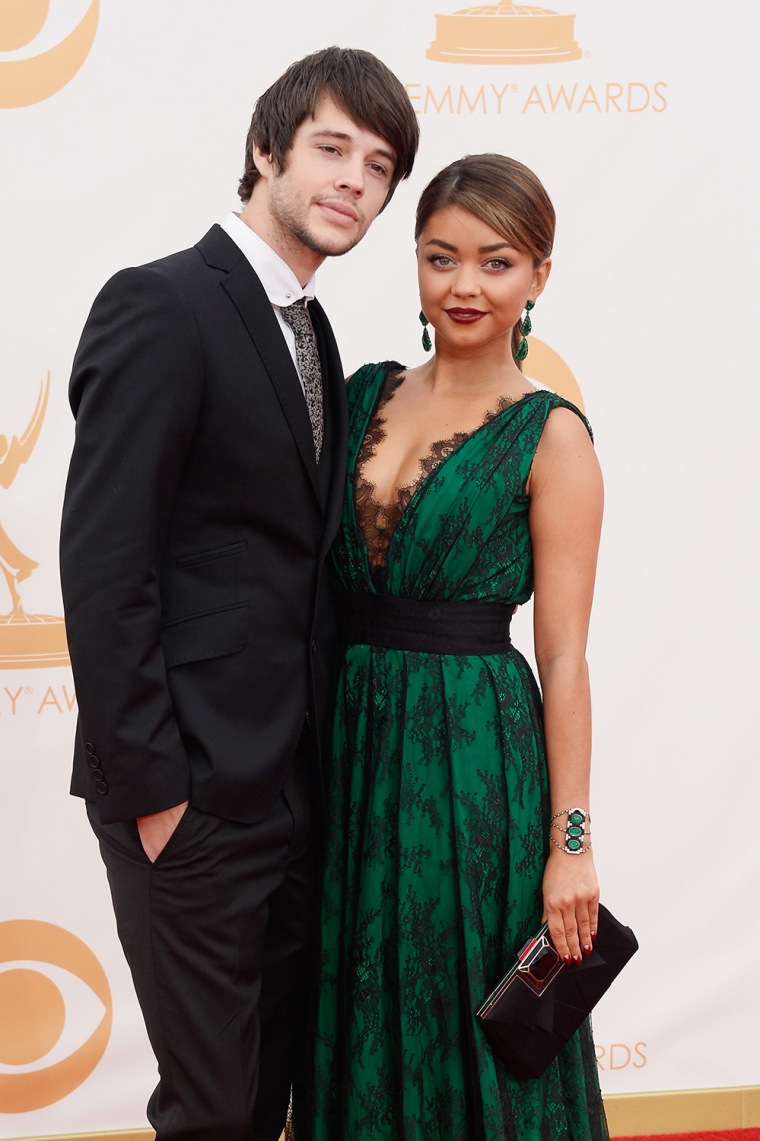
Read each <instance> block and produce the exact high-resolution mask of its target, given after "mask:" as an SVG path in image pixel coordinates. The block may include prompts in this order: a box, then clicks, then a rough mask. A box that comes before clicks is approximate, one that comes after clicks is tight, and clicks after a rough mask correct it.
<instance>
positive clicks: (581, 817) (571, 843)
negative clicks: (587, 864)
mask: <svg viewBox="0 0 760 1141" xmlns="http://www.w3.org/2000/svg"><path fill="white" fill-rule="evenodd" d="M565 815H566V816H567V821H566V823H565V826H564V827H562V825H561V824H555V823H554V821H555V820H558V819H559V818H560V816H565ZM590 825H591V816H590V815H589V813H588V812H586V810H585V809H583V808H563V809H562V810H561V811H560V812H555V813H554V816H552V818H551V827H552V828H555V829H556V830H557V832H563V833H564V836H565V842H564V844H558V843H557V841H556V840H555V839H554V837H553V836H551V835H550V836H549V839H550V840H551V842H552V844H554V847H555V848H559V850H560V852H567V854H568V855H569V856H582V855H583V853H584V852H590V851H591V840H590V839H588V837H589V831H588V829H589V827H590ZM587 839H588V843H585V841H586V840H587Z"/></svg>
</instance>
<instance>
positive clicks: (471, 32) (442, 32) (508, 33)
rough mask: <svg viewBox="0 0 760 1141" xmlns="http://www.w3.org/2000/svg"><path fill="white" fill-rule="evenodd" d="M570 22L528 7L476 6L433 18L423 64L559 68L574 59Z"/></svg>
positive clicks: (575, 47) (578, 54)
mask: <svg viewBox="0 0 760 1141" xmlns="http://www.w3.org/2000/svg"><path fill="white" fill-rule="evenodd" d="M574 21H575V16H561V15H560V14H559V13H558V12H553V11H552V10H551V9H550V8H534V7H533V6H532V5H528V4H481V5H479V6H478V7H477V8H460V9H459V11H457V12H453V13H452V14H451V15H450V16H438V15H437V16H436V18H435V31H436V36H435V39H434V40H433V42H432V44H431V45H430V47H429V48H428V50H427V53H426V54H427V58H428V59H438V60H445V61H447V62H448V63H559V62H563V61H565V60H569V59H580V57H581V49H580V48H579V47H578V44H577V43H576V42H575V39H574V38H573V36H574V31H573V24H574Z"/></svg>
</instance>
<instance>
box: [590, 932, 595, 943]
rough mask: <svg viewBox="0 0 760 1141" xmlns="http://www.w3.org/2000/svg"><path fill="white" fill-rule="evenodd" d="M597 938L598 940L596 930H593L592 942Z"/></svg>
mask: <svg viewBox="0 0 760 1141" xmlns="http://www.w3.org/2000/svg"><path fill="white" fill-rule="evenodd" d="M595 940H596V931H592V932H591V942H592V943H593V942H595Z"/></svg>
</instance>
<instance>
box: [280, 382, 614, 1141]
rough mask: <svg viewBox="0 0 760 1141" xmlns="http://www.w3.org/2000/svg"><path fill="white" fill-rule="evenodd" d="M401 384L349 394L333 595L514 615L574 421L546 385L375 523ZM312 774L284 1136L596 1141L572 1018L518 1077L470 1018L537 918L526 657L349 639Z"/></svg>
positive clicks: (538, 864)
mask: <svg viewBox="0 0 760 1141" xmlns="http://www.w3.org/2000/svg"><path fill="white" fill-rule="evenodd" d="M399 383H403V370H402V368H401V366H400V365H398V364H395V363H390V362H389V363H386V364H382V365H366V366H364V367H363V368H362V369H360V370H359V371H358V372H357V373H356V374H355V375H354V377H353V378H352V380H351V382H350V384H349V389H348V392H349V408H350V435H349V467H348V481H347V494H346V498H345V503H344V509H343V521H342V528H341V533H340V535H339V537H338V541H337V547H336V549H335V556H334V562H335V569H336V573H337V579H338V583H339V588H340V589H341V590H343V591H347V592H357V591H362V592H366V591H381V592H385V593H389V594H393V595H401V596H404V597H408V598H416V599H424V600H452V601H465V600H467V601H471V600H478V599H480V600H487V601H489V602H503V603H505V604H507V605H509V604H517V603H523V602H525V601H526V600H527V599H528V598H529V597H530V595H531V592H532V564H531V544H530V534H529V530H528V498H527V496H526V494H525V491H524V488H525V482H526V479H527V476H528V473H529V471H530V466H531V462H532V460H533V455H534V452H535V449H536V445H537V444H538V441H539V438H540V436H541V431H542V429H543V426H544V424H545V422H546V418H547V416H548V414H549V412H550V411H551V409H553V408H556V407H557V406H559V405H564V406H566V407H570V408H573V406H572V405H568V404H566V402H565V401H564V400H562V399H561V398H560V397H558V396H556V395H554V394H553V393H549V392H545V391H539V392H536V393H532V394H530V395H528V396H527V397H525V398H524V399H522V400H520V401H518V402H517V403H511V404H506V403H503V404H502V406H500V408H499V409H498V410H497V411H495V413H493V414H492V415H490V416H489V418H488V419H487V420H486V422H485V423H484V424H483V425H482V426H481V427H480V428H478V429H477V430H476V431H474V432H472V433H471V434H469V435H465V434H459V435H457V436H455V437H453V438H452V439H451V440H449V441H445V442H441V443H440V444H438V445H436V446H435V448H434V449H433V454H432V455H431V456H430V457H429V458H428V460H427V461H426V462H425V464H424V465H423V471H424V474H423V476H422V478H421V480H420V482H419V483H418V484H417V485H416V486H415V487H414V488H412V489H409V491H408V493H407V495H406V496H404V497H403V499H402V502H401V503H400V505H399V509H398V512H397V518H395V519H390V520H388V518H387V516H386V513H384V512H383V511H378V510H377V507H376V505H374V504H373V503H372V487H371V485H369V484H366V483H365V482H364V480H363V479H362V476H361V464H362V462H363V461H364V460H366V458H367V456H368V455H370V454H371V453H372V449H373V447H374V445H375V443H377V441H378V440H379V439H382V435H383V430H382V424H383V421H382V409H383V407H384V405H385V403H386V402H387V400H389V399H391V398H392V396H393V392H394V391H395V389H396V387H397V386H398V384H399ZM574 411H576V412H577V409H574ZM579 415H580V413H579ZM371 560H373V561H374V563H375V565H374V566H373V565H372V562H371ZM383 564H384V565H383ZM329 763H330V764H331V765H332V768H331V769H330V770H329V771H328V774H327V790H328V794H327V795H328V815H329V820H328V835H327V849H326V872H325V878H324V885H323V891H322V919H321V932H320V956H321V959H320V981H319V986H318V991H317V996H318V997H317V1015H316V1042H315V1051H314V1061H313V1071H312V1074H311V1081H310V1094H309V1095H307V1096H306V1098H305V1100H304V1101H303V1102H302V1103H301V1104H302V1105H303V1106H304V1107H305V1111H304V1113H303V1114H300V1113H299V1102H298V1099H297V1098H296V1102H295V1111H296V1117H295V1126H296V1138H297V1139H298V1141H302V1139H303V1138H313V1141H422V1139H429V1141H465V1139H466V1141H497V1139H501V1138H516V1139H519V1141H555V1139H556V1141H559V1139H562V1138H571V1139H573V1141H603V1139H605V1138H606V1137H607V1130H606V1124H605V1119H604V1111H603V1109H602V1104H601V1097H600V1093H599V1083H598V1076H597V1066H596V1061H595V1057H594V1047H593V1043H592V1040H591V1031H590V1027H589V1026H588V1025H586V1026H584V1027H583V1028H582V1029H581V1030H580V1031H579V1032H578V1033H577V1034H576V1035H575V1036H574V1038H573V1039H572V1040H571V1041H570V1042H569V1043H568V1044H567V1046H566V1047H565V1048H564V1049H563V1051H562V1053H561V1054H560V1056H559V1058H558V1059H557V1060H556V1061H555V1062H554V1063H553V1064H552V1065H551V1067H550V1068H549V1070H548V1071H547V1072H546V1074H545V1075H544V1076H543V1077H541V1078H538V1079H529V1080H525V1079H519V1078H517V1077H515V1076H514V1075H513V1074H511V1073H510V1072H509V1071H508V1070H507V1069H506V1067H505V1066H504V1065H503V1064H502V1063H501V1061H500V1059H499V1058H498V1057H497V1056H496V1055H495V1054H494V1052H493V1051H492V1049H491V1048H490V1046H489V1045H488V1042H487V1041H486V1039H485V1037H484V1036H483V1034H482V1032H481V1030H480V1029H479V1027H478V1026H477V1024H476V1020H475V1018H474V1011H475V1009H476V1008H477V1006H478V1005H479V1004H480V1002H481V1001H482V999H483V998H484V997H485V996H486V994H487V993H488V992H489V991H490V990H491V989H492V988H493V986H494V985H495V983H496V982H497V981H498V979H499V978H500V976H501V975H502V974H503V973H504V971H505V969H506V968H507V967H508V966H509V965H510V964H511V962H512V961H513V959H514V957H515V954H516V952H517V951H518V950H519V949H520V947H521V946H522V944H523V942H524V941H525V939H526V938H527V937H528V936H529V934H530V933H532V932H533V931H534V929H535V928H536V927H537V926H538V923H539V921H540V918H541V879H542V873H543V867H544V861H545V858H546V850H547V827H548V787H547V772H546V764H545V753H544V743H543V730H542V714H541V699H540V695H539V691H538V688H537V685H536V682H535V680H534V677H533V675H532V673H531V670H530V668H529V666H528V664H527V662H526V661H525V659H524V658H523V657H522V655H521V654H520V653H519V652H518V651H517V650H516V649H514V648H511V647H505V651H504V653H499V654H492V655H488V656H463V655H453V654H451V655H450V654H445V655H444V654H431V653H419V652H409V651H401V650H389V649H379V648H373V647H371V646H368V645H355V646H349V647H348V648H347V649H346V650H345V652H344V655H343V658H342V662H341V668H340V673H339V677H338V681H337V692H336V705H335V714H334V721H333V728H332V755H331V759H330V762H329Z"/></svg>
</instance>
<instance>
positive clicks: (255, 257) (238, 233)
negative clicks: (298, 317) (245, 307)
mask: <svg viewBox="0 0 760 1141" xmlns="http://www.w3.org/2000/svg"><path fill="white" fill-rule="evenodd" d="M220 225H221V227H222V229H223V230H224V232H225V234H228V235H229V237H231V238H232V240H233V242H234V243H235V245H236V246H237V247H238V249H239V250H240V251H241V252H242V254H243V255H244V256H245V257H246V258H247V260H248V261H249V262H250V263H251V265H252V266H253V269H254V271H255V273H256V275H257V277H258V279H259V281H260V282H261V284H262V285H263V287H264V291H265V293H266V295H267V297H268V298H269V300H270V301H271V303H272V305H279V306H280V307H284V306H286V305H292V304H293V302H294V301H298V300H299V298H301V297H305V298H306V300H307V301H311V300H312V299H313V297H314V284H315V279H316V275H315V274H312V275H311V277H310V278H309V280H308V281H307V282H306V285H304V286H302V285H301V283H300V281H299V280H298V278H297V277H296V275H295V274H294V273H293V270H292V269H291V268H290V266H289V265H288V264H287V262H284V261H283V260H282V258H281V257H280V255H279V254H277V253H275V251H274V250H273V249H272V247H271V246H269V245H267V243H266V242H265V241H264V239H263V238H260V237H259V235H258V234H257V233H256V232H255V231H254V230H252V229H251V227H250V226H247V225H246V224H245V222H244V221H243V220H242V218H241V217H240V215H239V214H235V213H232V212H230V213H229V214H228V215H227V217H226V218H225V219H224V221H223V222H221V223H220Z"/></svg>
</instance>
